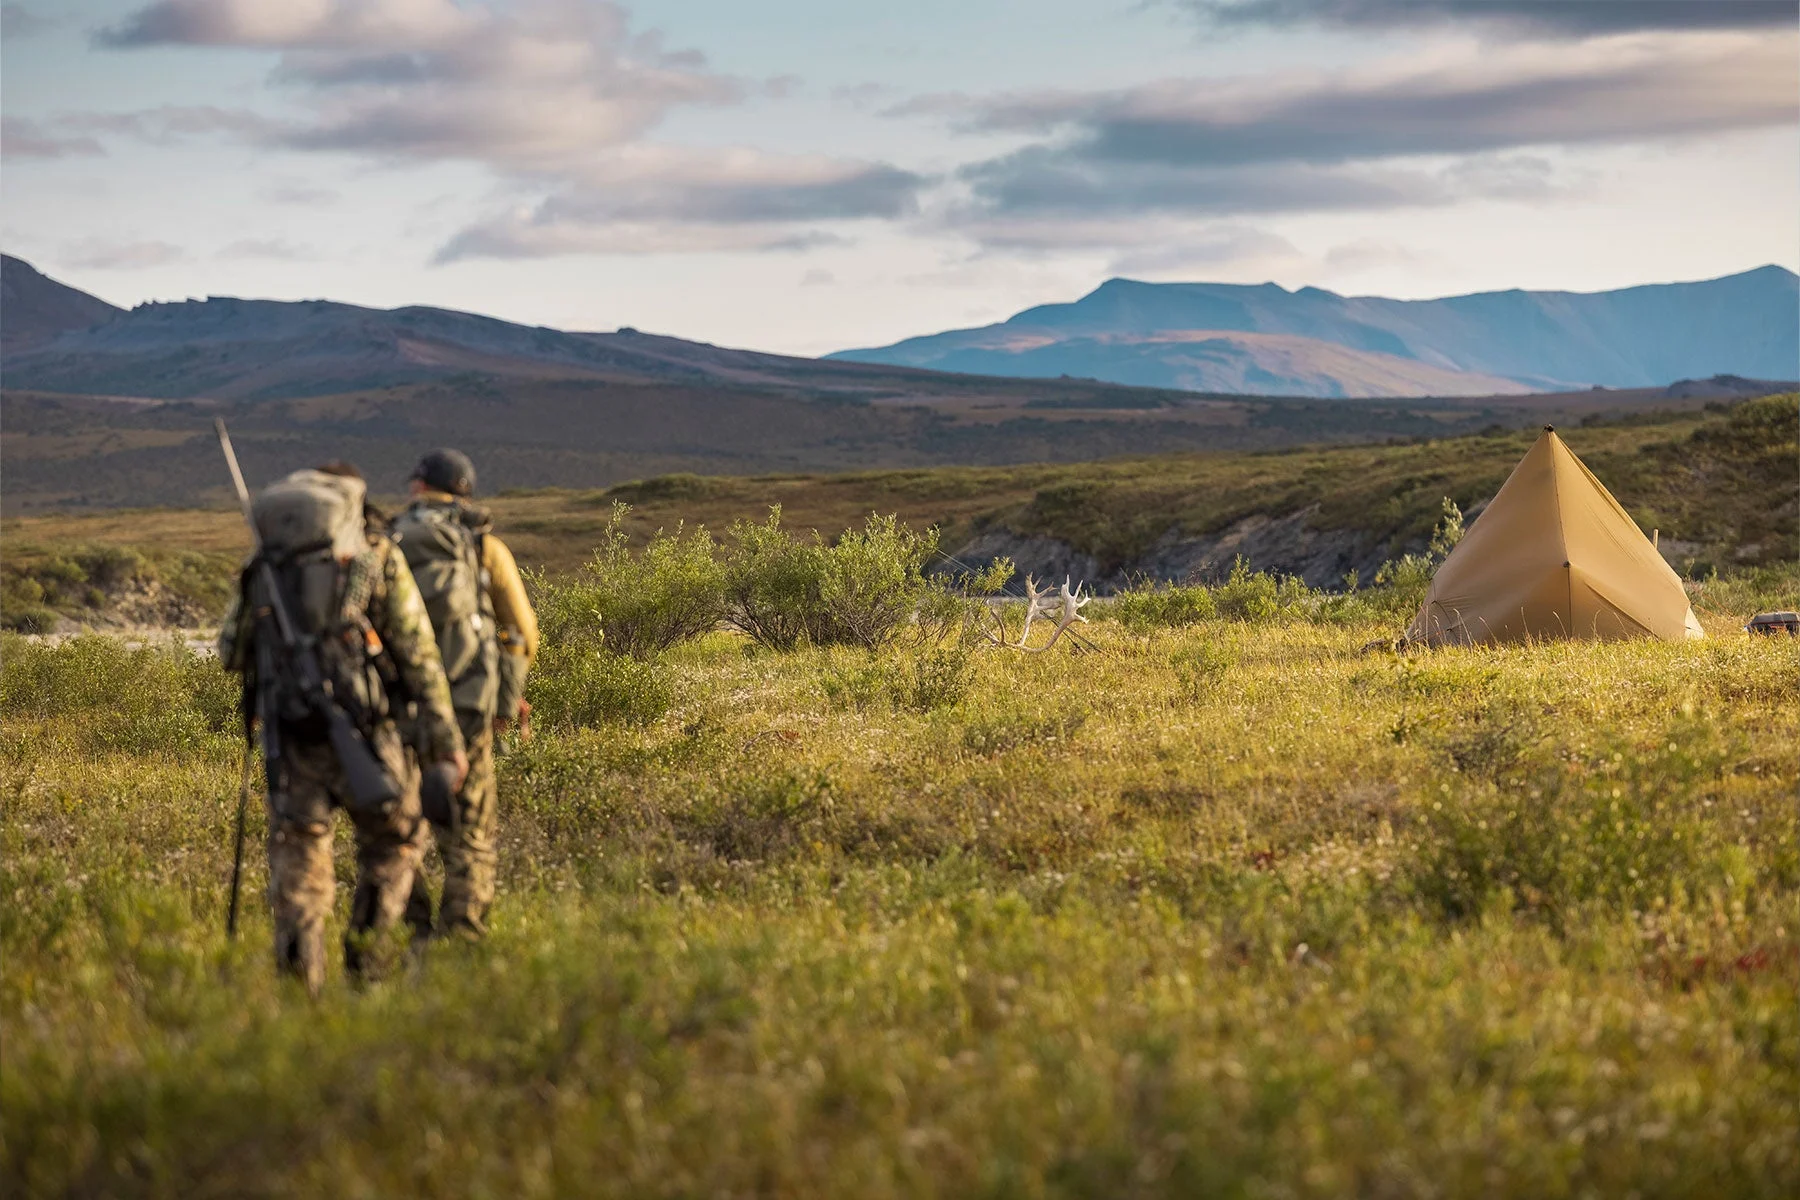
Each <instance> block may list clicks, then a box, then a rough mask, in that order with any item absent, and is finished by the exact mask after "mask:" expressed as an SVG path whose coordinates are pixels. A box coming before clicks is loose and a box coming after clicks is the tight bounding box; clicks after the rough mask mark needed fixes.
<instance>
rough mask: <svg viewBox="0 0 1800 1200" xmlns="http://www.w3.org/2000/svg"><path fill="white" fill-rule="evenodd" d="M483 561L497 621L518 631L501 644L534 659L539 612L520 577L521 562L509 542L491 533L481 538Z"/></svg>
mask: <svg viewBox="0 0 1800 1200" xmlns="http://www.w3.org/2000/svg"><path fill="white" fill-rule="evenodd" d="M481 546H482V550H481V565H482V566H483V567H484V568H486V570H487V574H488V598H489V599H490V600H492V601H493V602H494V623H495V624H497V625H499V626H500V628H501V629H502V630H507V629H514V630H517V631H518V634H519V640H518V641H517V642H516V643H515V642H514V641H513V640H512V639H511V638H510V637H503V638H502V639H501V641H500V648H501V649H502V650H505V651H506V652H507V653H508V654H522V655H524V656H525V660H526V661H527V662H530V661H531V660H532V659H534V658H536V657H537V648H538V623H537V613H535V612H533V611H532V609H531V600H530V599H529V598H528V597H527V596H526V595H525V581H524V580H523V579H520V578H519V564H518V562H517V561H516V560H515V559H514V558H513V552H512V551H511V550H509V549H507V546H506V543H505V542H503V541H501V540H500V539H499V538H497V537H495V536H494V535H493V534H491V533H490V534H487V535H486V536H484V537H483V538H482V539H481Z"/></svg>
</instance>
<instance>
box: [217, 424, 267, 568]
mask: <svg viewBox="0 0 1800 1200" xmlns="http://www.w3.org/2000/svg"><path fill="white" fill-rule="evenodd" d="M213 428H214V429H215V430H217V431H218V434H219V449H221V450H223V451H224V452H225V465H226V466H227V467H229V468H231V483H232V486H233V487H235V488H237V498H238V507H239V508H241V509H243V510H244V520H245V521H247V522H249V525H250V539H251V541H253V542H255V541H259V540H260V539H258V538H257V535H256V514H255V513H253V512H252V511H251V510H250V488H249V487H248V486H247V485H246V484H245V483H244V472H243V471H242V470H240V469H239V468H238V460H237V451H236V450H233V449H232V448H231V435H230V434H229V433H226V432H225V418H224V417H214V418H213ZM258 548H259V549H260V547H258Z"/></svg>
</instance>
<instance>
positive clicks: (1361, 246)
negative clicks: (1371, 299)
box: [1325, 238, 1440, 274]
mask: <svg viewBox="0 0 1800 1200" xmlns="http://www.w3.org/2000/svg"><path fill="white" fill-rule="evenodd" d="M1325 265H1326V266H1327V267H1328V268H1330V269H1331V270H1333V271H1338V272H1342V273H1345V274H1354V273H1355V272H1358V271H1368V270H1375V269H1379V268H1382V267H1435V266H1438V265H1440V260H1439V259H1438V257H1437V256H1436V255H1433V254H1425V253H1421V252H1419V251H1416V250H1413V249H1411V248H1409V247H1407V246H1402V245H1399V244H1397V243H1395V242H1386V241H1381V240H1379V239H1376V238H1358V239H1357V240H1355V241H1353V242H1344V243H1342V244H1341V245H1337V246H1333V247H1332V248H1331V249H1329V250H1327V251H1326V252H1325Z"/></svg>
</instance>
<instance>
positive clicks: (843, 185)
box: [437, 146, 925, 262]
mask: <svg viewBox="0 0 1800 1200" xmlns="http://www.w3.org/2000/svg"><path fill="white" fill-rule="evenodd" d="M598 167H599V169H598V170H597V171H596V174H597V175H599V176H601V177H603V178H604V179H605V183H604V185H589V184H584V183H578V184H573V185H571V186H569V187H566V188H564V189H562V190H560V191H558V192H555V193H553V194H552V195H551V196H549V197H548V198H547V199H545V200H543V201H542V202H541V203H538V204H537V205H535V206H524V207H521V208H517V209H514V210H513V211H511V212H507V213H502V214H499V215H497V216H494V217H490V218H488V219H487V220H484V221H481V222H478V223H476V224H475V225H472V226H470V227H469V228H467V229H464V230H463V231H461V232H460V233H458V234H457V235H456V236H455V237H453V238H452V239H451V240H450V241H449V242H448V243H447V244H446V245H445V246H444V247H443V248H442V249H441V250H440V251H439V253H438V256H437V258H438V261H439V262H454V261H457V260H458V259H464V258H476V257H493V258H533V257H541V256H544V255H549V254H565V253H624V254H631V253H646V254H647V253H664V252H668V251H671V250H687V249H693V250H727V249H729V250H749V249H779V250H792V249H802V248H806V247H809V246H815V245H820V244H824V243H825V242H827V241H829V240H832V235H829V234H825V233H822V232H820V231H818V230H808V231H806V232H798V233H797V232H796V231H795V230H796V228H797V227H803V226H807V225H810V224H814V223H819V222H835V221H850V220H861V219H868V218H877V219H893V218H897V217H901V216H904V215H906V214H907V213H909V212H911V211H912V209H913V207H914V204H915V201H914V196H915V194H916V193H917V191H918V190H919V188H921V187H922V186H923V185H924V182H925V181H924V180H923V179H921V178H920V177H919V176H916V175H913V174H911V173H910V172H906V171H901V170H899V169H897V168H895V167H889V166H885V165H882V164H878V163H855V162H846V161H844V160H841V159H834V158H826V157H819V156H799V155H772V154H764V153H760V152H757V151H751V150H730V151H701V150H687V149H683V150H677V149H674V148H672V147H652V146H636V147H630V148H627V149H623V150H620V151H617V152H614V153H613V154H612V155H610V156H607V157H606V158H605V159H604V160H603V161H602V162H601V163H600V164H598Z"/></svg>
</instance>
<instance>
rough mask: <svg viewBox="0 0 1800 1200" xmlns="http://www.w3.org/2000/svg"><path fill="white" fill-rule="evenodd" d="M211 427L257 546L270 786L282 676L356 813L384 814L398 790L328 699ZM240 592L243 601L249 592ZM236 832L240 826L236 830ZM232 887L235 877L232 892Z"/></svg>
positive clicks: (233, 460) (231, 457) (260, 674)
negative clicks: (329, 754) (316, 723)
mask: <svg viewBox="0 0 1800 1200" xmlns="http://www.w3.org/2000/svg"><path fill="white" fill-rule="evenodd" d="M213 426H214V428H215V429H217V430H218V434H219V449H220V450H222V451H224V454H225V465H226V466H227V467H229V468H230V470H231V482H232V485H233V486H234V487H236V488H237V496H238V504H239V506H240V507H242V508H243V510H244V520H245V521H246V522H247V523H248V524H249V526H250V537H251V540H252V542H253V543H254V544H255V546H256V555H255V557H254V558H252V559H251V560H250V570H251V571H253V572H254V573H255V577H256V581H257V582H258V583H260V584H261V585H262V594H263V596H264V597H265V598H266V603H265V604H264V605H263V606H261V607H260V608H258V609H257V610H256V612H255V613H254V614H253V616H254V618H255V621H256V669H257V701H256V707H257V715H258V716H259V717H260V718H261V719H262V741H263V762H264V770H265V771H266V772H267V773H268V777H269V782H270V785H271V787H272V786H273V785H274V780H275V773H276V771H277V770H278V769H279V767H280V763H281V742H280V733H279V732H278V730H277V726H278V725H279V724H280V721H279V720H278V719H277V713H276V708H275V705H274V703H273V701H274V681H275V679H276V677H277V674H278V673H281V674H285V675H286V676H287V677H288V678H289V679H292V680H293V681H294V683H295V684H296V685H297V686H298V691H299V694H300V698H301V700H302V701H303V702H304V703H305V705H306V706H307V707H308V708H309V709H311V710H312V713H313V715H314V716H316V717H318V718H319V719H320V720H321V721H322V722H323V724H324V725H325V728H326V730H327V731H328V734H329V736H330V739H331V748H332V750H333V752H335V753H336V755H337V760H338V765H339V766H340V767H342V768H343V771H344V782H345V784H346V785H347V786H348V788H349V791H350V800H351V802H352V804H353V805H354V806H355V808H356V810H357V811H359V812H373V813H385V812H387V811H389V810H390V809H392V808H393V806H394V805H395V804H396V803H398V802H399V800H400V788H399V787H398V785H396V784H395V782H394V779H393V777H392V776H390V775H389V774H388V772H387V768H385V767H383V766H382V765H381V760H380V759H379V758H377V757H375V752H374V750H372V749H370V747H369V740H368V739H367V738H365V737H364V736H363V735H362V731H361V730H359V729H358V728H357V727H356V725H355V724H354V723H353V722H352V721H351V720H350V716H349V714H348V713H346V712H345V711H344V709H343V706H342V705H340V704H339V703H338V702H337V700H336V699H335V698H334V697H333V695H332V692H331V681H330V680H328V679H327V678H326V677H325V672H324V669H323V668H322V667H321V665H320V663H319V647H318V643H317V641H316V640H315V639H314V638H313V637H312V635H310V634H302V633H300V632H298V631H297V630H296V629H295V627H294V621H293V618H292V617H291V616H290V615H289V613H288V604H287V601H286V599H285V598H284V596H283V591H282V586H281V581H280V579H279V578H277V576H276V574H275V569H274V567H273V566H272V565H271V564H270V563H269V560H268V559H267V558H266V557H265V556H264V555H263V552H262V537H261V535H260V534H259V533H258V532H257V529H256V514H255V513H254V511H253V510H252V508H251V505H250V489H249V488H248V487H246V486H244V473H243V471H241V470H239V469H238V461H237V454H236V452H234V451H233V450H232V448H231V435H230V434H228V433H226V432H225V421H224V418H222V417H221V418H215V419H214V421H213ZM245 591H246V600H248V592H249V589H245ZM284 668H285V670H284ZM241 828H242V827H241V826H240V831H241ZM240 852H241V844H240ZM235 887H236V880H235V877H234V879H233V889H234V894H235Z"/></svg>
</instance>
